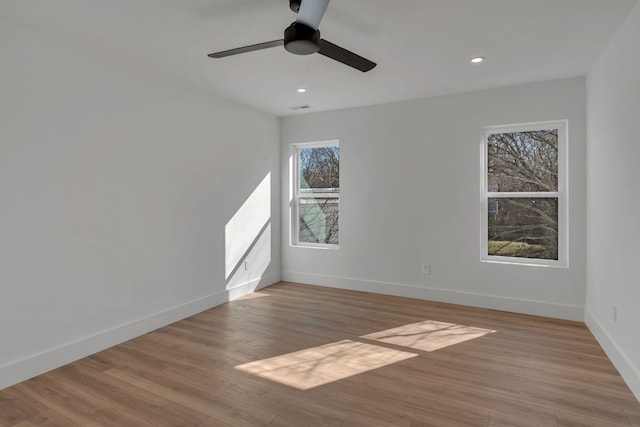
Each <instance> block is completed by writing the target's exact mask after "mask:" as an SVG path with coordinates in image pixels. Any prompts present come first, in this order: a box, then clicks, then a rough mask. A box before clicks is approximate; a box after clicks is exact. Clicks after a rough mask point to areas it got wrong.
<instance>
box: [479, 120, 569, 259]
mask: <svg viewBox="0 0 640 427" xmlns="http://www.w3.org/2000/svg"><path fill="white" fill-rule="evenodd" d="M482 145H483V164H484V167H483V172H482V175H483V176H482V186H483V190H482V193H483V197H482V230H483V236H482V259H483V260H485V261H502V262H512V263H520V264H534V265H546V266H566V265H567V238H566V235H567V224H566V218H565V217H566V190H565V188H566V176H565V174H566V167H565V165H566V146H567V123H566V121H558V122H542V123H531V124H525V125H511V126H495V127H488V128H485V132H484V141H483V144H482Z"/></svg>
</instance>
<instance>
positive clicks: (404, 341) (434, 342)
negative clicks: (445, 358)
mask: <svg viewBox="0 0 640 427" xmlns="http://www.w3.org/2000/svg"><path fill="white" fill-rule="evenodd" d="M494 332H495V331H493V330H490V329H482V328H474V327H471V326H464V325H456V324H453V323H445V322H437V321H435V320H427V321H425V322H420V323H412V324H410V325H404V326H400V327H398V328H393V329H387V330H386V331H382V332H375V333H373V334H369V335H364V336H362V337H360V338H364V339H368V340H372V341H378V342H383V343H387V344H394V345H397V346H402V347H407V348H412V349H415V350H422V351H434V350H439V349H441V348H445V347H449V346H451V345H454V344H459V343H461V342H465V341H469V340H472V339H474V338H479V337H482V336H485V335H487V334H491V333H494Z"/></svg>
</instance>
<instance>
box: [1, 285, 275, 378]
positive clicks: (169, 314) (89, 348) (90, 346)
mask: <svg viewBox="0 0 640 427" xmlns="http://www.w3.org/2000/svg"><path fill="white" fill-rule="evenodd" d="M279 280H280V276H279V275H278V274H268V275H265V276H263V277H262V278H260V279H256V280H252V281H249V282H246V283H243V284H241V285H238V286H235V287H233V288H231V289H227V290H224V291H220V292H216V293H213V294H210V295H207V296H204V297H202V298H198V299H195V300H193V301H189V302H186V303H183V304H179V305H176V306H174V307H171V308H168V309H166V310H164V311H161V312H159V313H154V314H151V315H148V316H145V317H142V318H140V319H137V320H134V321H132V322H128V323H125V324H122V325H118V326H116V327H113V328H111V329H108V330H105V331H100V332H97V333H95V334H94V335H91V336H87V337H82V338H79V339H78V340H76V341H73V342H69V343H65V344H62V345H60V346H57V347H55V348H50V349H48V350H45V351H43V352H41V353H38V354H34V355H31V356H28V357H25V358H24V359H21V360H18V361H16V362H11V363H8V364H5V365H2V366H0V390H2V389H4V388H6V387H10V386H12V385H14V384H17V383H19V382H22V381H25V380H27V379H29V378H33V377H35V376H37V375H40V374H43V373H45V372H48V371H50V370H52V369H55V368H59V367H60V366H64V365H66V364H68V363H71V362H74V361H76V360H78V359H82V358H83V357H86V356H89V355H91V354H94V353H97V352H99V351H102V350H105V349H107V348H109V347H113V346H114V345H117V344H121V343H123V342H125V341H128V340H130V339H133V338H136V337H139V336H141V335H144V334H146V333H149V332H151V331H154V330H156V329H158V328H161V327H163V326H166V325H169V324H171V323H173V322H177V321H178V320H182V319H184V318H187V317H190V316H193V315H195V314H198V313H200V312H203V311H205V310H208V309H210V308H213V307H216V306H218V305H221V304H224V303H226V302H228V301H231V300H233V299H235V298H239V297H241V296H243V295H246V294H249V293H251V292H253V291H255V290H257V289H260V288H263V287H265V286H269V285H271V284H273V283H276V282H278V281H279Z"/></svg>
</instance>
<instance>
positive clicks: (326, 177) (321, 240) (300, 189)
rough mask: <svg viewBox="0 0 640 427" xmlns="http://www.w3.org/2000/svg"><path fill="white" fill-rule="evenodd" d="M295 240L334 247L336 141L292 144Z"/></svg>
mask: <svg viewBox="0 0 640 427" xmlns="http://www.w3.org/2000/svg"><path fill="white" fill-rule="evenodd" d="M293 167H294V179H293V182H294V190H295V191H294V194H295V204H294V209H293V218H294V221H292V222H293V236H294V239H293V241H294V244H296V245H301V246H318V247H332V248H337V245H338V233H339V229H338V222H339V221H338V217H339V215H338V214H339V206H340V197H339V196H340V146H339V144H338V142H337V141H332V142H321V143H310V144H296V145H294V165H293Z"/></svg>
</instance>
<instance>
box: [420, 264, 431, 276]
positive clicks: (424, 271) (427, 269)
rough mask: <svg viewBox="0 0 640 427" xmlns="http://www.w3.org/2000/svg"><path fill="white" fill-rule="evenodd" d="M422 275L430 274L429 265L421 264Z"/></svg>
mask: <svg viewBox="0 0 640 427" xmlns="http://www.w3.org/2000/svg"><path fill="white" fill-rule="evenodd" d="M422 274H426V275H429V274H431V264H422Z"/></svg>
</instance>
